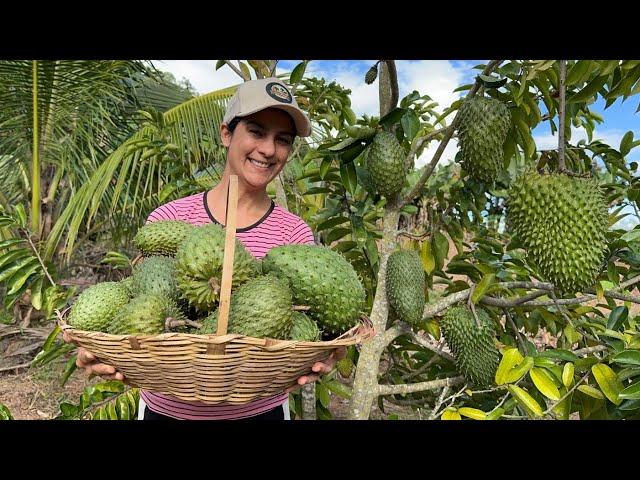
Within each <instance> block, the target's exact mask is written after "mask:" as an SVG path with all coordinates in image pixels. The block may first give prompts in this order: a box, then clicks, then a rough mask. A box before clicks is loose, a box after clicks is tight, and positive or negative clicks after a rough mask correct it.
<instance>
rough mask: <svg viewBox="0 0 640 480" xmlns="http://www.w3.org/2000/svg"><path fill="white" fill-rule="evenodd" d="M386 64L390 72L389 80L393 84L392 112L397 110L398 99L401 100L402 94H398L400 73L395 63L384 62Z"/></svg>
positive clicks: (391, 61)
mask: <svg viewBox="0 0 640 480" xmlns="http://www.w3.org/2000/svg"><path fill="white" fill-rule="evenodd" d="M384 63H385V64H386V65H387V69H388V70H389V80H390V82H391V101H390V106H391V108H390V109H389V110H390V111H391V110H393V109H394V108H396V106H397V105H398V99H399V98H400V94H399V92H398V72H397V70H396V62H395V61H393V60H384Z"/></svg>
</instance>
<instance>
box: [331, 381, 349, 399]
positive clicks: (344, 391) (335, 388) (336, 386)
mask: <svg viewBox="0 0 640 480" xmlns="http://www.w3.org/2000/svg"><path fill="white" fill-rule="evenodd" d="M326 385H327V388H328V389H329V391H331V393H335V394H336V395H338V396H339V397H341V398H351V394H352V391H351V388H350V387H349V386H347V385H345V384H344V383H340V382H339V381H337V380H332V381H329V382H327V383H326Z"/></svg>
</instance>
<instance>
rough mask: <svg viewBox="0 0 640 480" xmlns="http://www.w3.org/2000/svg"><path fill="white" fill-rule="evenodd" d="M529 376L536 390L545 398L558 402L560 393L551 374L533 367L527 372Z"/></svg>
mask: <svg viewBox="0 0 640 480" xmlns="http://www.w3.org/2000/svg"><path fill="white" fill-rule="evenodd" d="M529 376H530V377H531V380H532V381H533V384H534V385H535V386H536V388H537V389H538V390H539V391H540V393H542V394H543V395H544V396H545V397H547V398H550V399H551V400H560V398H561V397H560V391H559V390H558V387H556V385H555V384H554V382H553V378H552V377H551V374H549V373H548V372H547V371H546V370H544V369H542V368H537V367H533V368H532V369H531V370H530V371H529Z"/></svg>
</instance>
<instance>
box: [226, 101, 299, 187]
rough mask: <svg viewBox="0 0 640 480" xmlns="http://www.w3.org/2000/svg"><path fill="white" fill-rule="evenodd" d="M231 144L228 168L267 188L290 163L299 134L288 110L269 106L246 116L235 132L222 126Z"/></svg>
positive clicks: (239, 175) (229, 145) (240, 178)
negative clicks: (294, 141)
mask: <svg viewBox="0 0 640 480" xmlns="http://www.w3.org/2000/svg"><path fill="white" fill-rule="evenodd" d="M220 136H221V138H222V143H223V145H224V146H225V147H227V149H228V151H227V168H229V173H231V174H232V175H238V179H239V180H240V181H241V182H244V183H245V184H246V185H247V186H249V187H253V188H254V189H265V188H266V187H267V184H268V183H269V182H270V181H271V180H273V179H274V178H275V176H276V175H277V174H278V173H280V170H282V169H283V168H284V166H285V164H286V163H287V159H288V158H289V154H290V153H291V146H292V144H293V140H294V137H295V127H294V124H293V120H292V118H291V117H290V116H289V114H288V113H286V112H284V111H282V110H278V109H276V108H268V109H266V110H262V111H260V112H258V113H254V114H253V115H248V116H246V117H244V118H243V119H242V120H241V121H240V123H238V125H237V126H236V128H235V130H234V131H233V133H231V131H230V130H229V128H228V127H227V125H225V124H223V125H221V127H220Z"/></svg>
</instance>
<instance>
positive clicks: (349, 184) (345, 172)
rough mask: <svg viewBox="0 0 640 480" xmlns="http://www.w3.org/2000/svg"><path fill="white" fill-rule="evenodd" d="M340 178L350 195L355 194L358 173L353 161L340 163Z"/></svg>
mask: <svg viewBox="0 0 640 480" xmlns="http://www.w3.org/2000/svg"><path fill="white" fill-rule="evenodd" d="M340 178H341V179H342V184H343V185H344V187H345V188H346V190H347V191H348V192H349V193H350V194H351V195H355V193H356V188H357V187H358V175H357V172H356V166H355V164H354V163H353V162H350V163H346V164H345V163H341V164H340Z"/></svg>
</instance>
